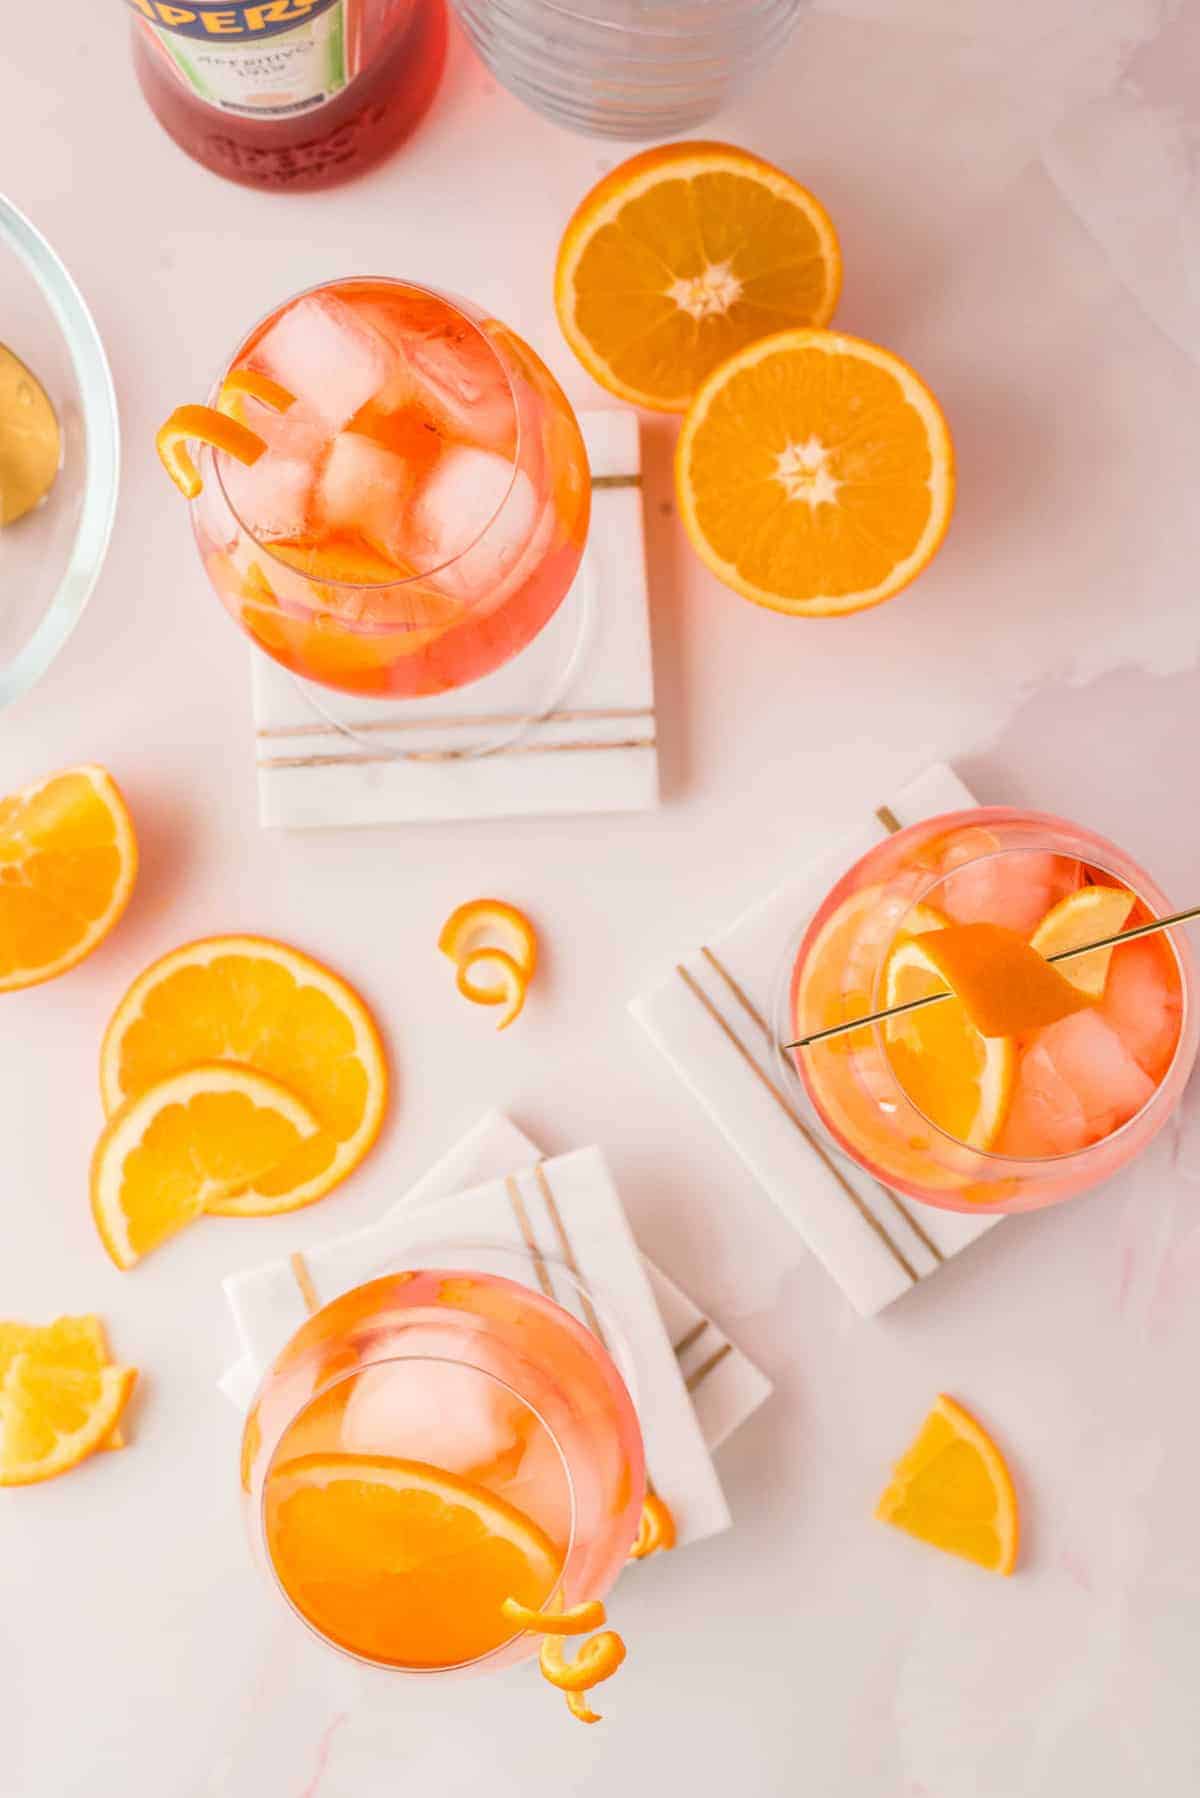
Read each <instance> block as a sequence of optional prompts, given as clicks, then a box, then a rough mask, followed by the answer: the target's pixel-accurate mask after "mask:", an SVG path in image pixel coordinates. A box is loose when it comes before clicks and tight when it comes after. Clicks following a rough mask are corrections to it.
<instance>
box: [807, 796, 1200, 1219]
mask: <svg viewBox="0 0 1200 1798" xmlns="http://www.w3.org/2000/svg"><path fill="white" fill-rule="evenodd" d="M997 813H1000V814H1004V817H1003V818H1002V819H1001V820H999V821H1010V822H1012V823H1016V824H1020V825H1021V826H1022V827H1023V828H1026V829H1028V830H1030V831H1031V832H1037V831H1038V830H1041V831H1044V832H1045V833H1047V835H1053V834H1055V833H1057V834H1060V835H1061V834H1064V833H1065V834H1068V835H1071V836H1074V837H1077V838H1079V837H1093V838H1094V839H1095V842H1096V844H1097V845H1098V846H1099V848H1100V849H1102V850H1103V851H1106V852H1108V853H1109V854H1113V855H1115V856H1116V857H1117V858H1118V859H1124V860H1127V861H1129V862H1130V863H1131V865H1132V866H1134V867H1135V868H1136V870H1137V873H1138V875H1139V877H1140V881H1138V882H1135V881H1133V880H1128V879H1126V878H1125V877H1124V876H1123V875H1121V874H1119V873H1118V872H1117V871H1116V870H1115V869H1114V868H1112V867H1110V866H1107V865H1106V863H1105V862H1104V861H1103V860H1102V859H1101V858H1100V855H1099V854H1097V855H1092V854H1091V853H1088V854H1087V855H1086V856H1084V855H1079V856H1078V857H1077V859H1079V860H1081V861H1082V860H1086V862H1087V864H1088V866H1090V867H1093V868H1096V869H1098V870H1099V871H1100V872H1101V873H1105V874H1109V875H1111V877H1112V879H1113V881H1114V883H1115V884H1117V885H1119V886H1122V887H1125V888H1126V889H1127V890H1128V891H1130V892H1132V893H1133V894H1134V897H1135V899H1136V900H1137V901H1138V902H1139V903H1140V904H1142V905H1144V906H1145V907H1146V909H1147V910H1148V911H1150V912H1151V913H1152V914H1153V915H1155V916H1159V917H1161V916H1163V915H1165V913H1164V910H1163V909H1162V908H1163V907H1164V906H1167V905H1168V902H1167V901H1166V898H1165V895H1163V894H1162V893H1161V890H1160V889H1159V888H1158V887H1157V885H1156V883H1155V882H1154V881H1152V880H1151V879H1150V877H1149V875H1148V874H1147V873H1146V871H1145V870H1144V869H1143V868H1142V867H1141V865H1140V864H1139V863H1135V862H1133V858H1132V857H1128V856H1126V855H1125V853H1124V851H1123V850H1121V849H1120V848H1119V846H1118V845H1117V844H1115V843H1112V842H1111V841H1110V840H1109V839H1108V838H1106V837H1102V836H1100V835H1099V833H1098V832H1093V831H1088V830H1086V829H1085V828H1084V827H1083V826H1081V825H1076V824H1072V823H1071V822H1069V821H1068V820H1066V819H1058V818H1055V817H1054V816H1053V815H1052V814H1050V813H1047V812H1022V811H1021V810H1020V808H1018V807H1010V806H980V807H978V808H975V810H966V811H962V812H958V813H947V814H944V816H945V817H947V818H950V817H953V818H956V819H962V820H963V821H964V824H963V827H964V828H970V827H971V824H968V823H967V822H966V821H967V820H971V821H972V823H973V824H974V825H975V826H976V827H979V828H986V827H987V820H988V819H989V818H991V819H992V821H997V819H996V814H997ZM938 821H939V820H935V819H922V820H920V821H919V824H918V825H915V826H913V827H912V828H919V827H923V826H925V825H928V824H931V823H934V822H938ZM879 846H880V845H875V847H879ZM870 853H871V850H868V851H866V852H865V854H864V855H863V856H860V857H858V858H857V860H856V861H855V862H854V863H852V864H851V867H850V868H847V869H846V870H845V873H844V874H843V875H842V876H839V879H838V881H835V882H834V883H833V886H831V888H830V892H832V891H833V890H834V887H836V886H838V885H840V882H841V880H842V879H844V878H845V876H846V875H847V874H849V873H851V872H852V871H853V869H854V868H855V867H857V866H858V865H859V863H860V862H862V861H863V860H865V859H866V855H869V854H870ZM1033 853H1041V854H1046V853H1051V854H1065V853H1066V852H1065V851H1062V850H1059V849H1055V848H1054V847H1053V845H1051V844H1048V843H1040V844H1039V843H1036V842H1028V843H1022V844H1013V845H1010V846H1007V847H1001V848H1000V849H993V850H989V851H988V852H987V853H986V854H981V855H978V856H972V857H971V859H970V861H967V862H963V863H961V864H960V867H974V866H976V865H978V864H979V863H981V862H984V861H992V860H996V859H998V858H999V857H1001V856H1008V855H1020V854H1033ZM957 871H958V870H957V869H954V870H951V872H957ZM946 878H947V875H946V874H945V873H942V874H933V875H931V876H930V878H929V880H928V881H927V882H926V883H925V884H924V885H923V886H922V887H921V888H919V889H918V890H917V892H916V893H915V894H913V895H912V896H910V897H909V899H908V903H907V905H906V907H905V910H904V913H903V914H902V916H903V917H908V916H909V915H910V914H911V912H912V910H913V908H914V907H915V906H917V905H920V904H922V903H924V902H925V900H926V899H927V898H928V895H929V894H930V893H931V892H932V891H933V889H934V888H935V887H937V886H940V885H941V884H942V883H943V882H944V881H945V879H946ZM1141 882H1145V883H1146V884H1148V885H1149V886H1150V887H1151V888H1153V889H1154V891H1155V893H1156V894H1157V895H1158V897H1157V898H1156V899H1155V900H1154V901H1151V900H1150V899H1148V898H1147V897H1146V895H1145V892H1144V891H1143V890H1142V885H1141ZM827 898H828V895H826V899H827ZM826 899H822V901H821V905H820V906H819V907H818V908H817V911H814V912H813V914H812V917H811V918H810V919H809V920H808V921H807V922H806V923H805V924H804V925H803V926H802V927H801V928H800V929H799V930H798V931H797V932H796V933H795V934H794V935H793V937H792V939H791V942H790V943H789V946H788V951H787V955H786V959H785V961H784V962H783V964H782V967H781V970H780V977H779V983H778V987H777V995H776V1004H775V1016H774V1020H773V1021H774V1025H775V1047H776V1051H777V1055H778V1058H779V1060H780V1061H781V1062H782V1063H783V1064H784V1065H785V1067H786V1069H787V1071H788V1075H789V1078H790V1080H791V1081H792V1082H794V1083H795V1084H796V1085H797V1086H798V1087H799V1088H800V1090H801V1091H802V1092H803V1093H804V1095H805V1097H806V1098H807V1100H808V1102H809V1104H810V1105H811V1106H812V1109H813V1111H814V1113H815V1115H816V1117H817V1119H818V1121H819V1123H820V1126H821V1128H822V1130H823V1131H824V1133H825V1135H826V1137H827V1138H828V1139H829V1141H830V1142H831V1143H832V1144H833V1146H834V1147H835V1149H836V1150H837V1151H838V1152H839V1153H840V1154H844V1155H846V1156H847V1157H848V1158H849V1159H850V1160H851V1161H853V1162H854V1163H855V1164H856V1165H857V1166H864V1165H865V1164H864V1163H863V1162H862V1160H861V1159H860V1157H859V1156H858V1155H856V1154H855V1152H854V1150H853V1149H852V1148H851V1147H850V1145H849V1143H848V1142H847V1141H844V1140H843V1138H842V1136H841V1135H840V1133H839V1132H838V1131H837V1130H836V1129H835V1128H834V1126H833V1125H832V1124H830V1123H829V1121H828V1120H827V1119H826V1117H825V1114H824V1112H823V1110H822V1109H821V1106H820V1104H819V1103H818V1101H817V1098H816V1095H815V1092H814V1091H813V1089H812V1086H811V1084H810V1082H809V1081H808V1079H806V1077H805V1075H804V1074H803V1073H802V1071H801V1067H800V1066H799V1065H797V1063H798V1057H799V1055H800V1054H801V1053H802V1051H800V1050H789V1049H785V1048H784V1047H783V1041H784V1033H783V1032H782V1031H781V1030H780V1028H779V1026H780V1022H781V1021H782V1020H786V1022H787V1032H786V1033H787V1035H788V1036H790V1035H791V1034H792V1026H793V1024H794V1015H793V1007H792V1000H791V993H792V986H793V983H794V978H795V971H796V967H797V964H798V962H799V958H800V953H801V950H802V949H803V947H804V944H805V942H806V941H807V939H808V937H809V934H810V931H811V930H812V927H813V924H814V922H815V920H816V917H817V913H818V912H819V911H821V910H822V909H823V908H824V905H825V903H826ZM901 933H902V932H901V928H900V926H899V925H898V926H897V927H896V929H895V930H894V931H893V933H892V935H891V936H890V938H889V939H888V941H887V944H886V946H885V947H884V949H883V950H882V952H881V956H880V962H879V967H878V970H877V972H876V975H875V985H874V988H873V991H872V1003H871V1009H872V1010H877V1009H879V999H880V982H881V981H882V978H883V973H884V969H885V967H886V964H887V957H888V955H889V954H890V952H891V950H892V948H893V947H894V946H895V943H896V941H897V939H898V937H899V936H900V934H901ZM1163 935H1164V936H1165V937H1166V940H1167V943H1168V946H1169V948H1170V950H1171V954H1172V956H1173V957H1174V960H1175V965H1176V967H1177V969H1178V971H1179V986H1180V999H1181V1005H1180V1016H1179V1030H1178V1034H1177V1036H1176V1040H1175V1046H1174V1049H1173V1050H1172V1053H1171V1059H1170V1061H1169V1063H1168V1064H1167V1067H1166V1068H1165V1069H1164V1071H1163V1073H1162V1075H1161V1076H1160V1078H1159V1079H1158V1080H1156V1081H1155V1083H1154V1091H1153V1092H1152V1093H1151V1094H1150V1096H1149V1097H1148V1098H1147V1100H1146V1101H1145V1103H1144V1104H1143V1105H1141V1106H1139V1107H1138V1109H1137V1111H1135V1112H1134V1113H1133V1115H1132V1116H1131V1117H1129V1118H1127V1119H1126V1120H1125V1122H1124V1123H1123V1124H1120V1125H1119V1126H1118V1127H1117V1129H1115V1130H1111V1131H1109V1132H1108V1134H1107V1135H1106V1136H1102V1137H1100V1138H1099V1139H1098V1140H1097V1141H1096V1142H1092V1143H1086V1144H1085V1145H1084V1146H1083V1147H1082V1148H1079V1149H1070V1150H1067V1151H1065V1152H1064V1153H1063V1154H1060V1155H1042V1156H1013V1155H1002V1154H999V1153H998V1152H997V1151H996V1150H994V1149H982V1148H977V1147H974V1146H973V1145H972V1144H970V1143H965V1142H964V1141H963V1140H962V1138H961V1137H958V1136H955V1135H954V1134H953V1133H952V1132H951V1131H948V1130H946V1129H945V1128H944V1127H943V1126H942V1125H940V1124H938V1123H937V1122H936V1121H935V1120H934V1119H932V1118H930V1117H929V1116H928V1115H927V1114H926V1113H925V1112H924V1111H923V1110H922V1109H921V1107H920V1106H919V1105H918V1104H917V1102H916V1100H915V1099H914V1098H913V1097H912V1096H911V1094H910V1093H909V1092H908V1089H907V1088H906V1087H905V1085H904V1083H903V1082H902V1081H901V1079H900V1077H899V1075H898V1074H897V1073H896V1070H895V1067H894V1065H893V1063H892V1059H891V1056H890V1054H889V1053H888V1049H887V1045H886V1042H885V1040H884V1035H883V1027H882V1026H881V1025H879V1024H873V1025H871V1026H870V1027H869V1028H870V1030H871V1035H872V1038H873V1039H874V1042H875V1046H876V1049H877V1050H878V1052H879V1054H880V1056H881V1057H882V1060H883V1063H884V1066H885V1067H886V1068H887V1070H888V1073H889V1076H890V1077H891V1079H892V1080H893V1081H894V1082H895V1084H896V1087H897V1088H898V1090H899V1091H900V1092H901V1093H902V1094H903V1096H904V1100H905V1102H906V1104H908V1105H910V1106H911V1107H912V1110H913V1111H914V1112H915V1114H916V1115H917V1117H919V1118H920V1119H921V1121H922V1122H923V1123H924V1124H925V1125H926V1126H927V1127H928V1128H929V1130H930V1131H931V1132H932V1133H933V1134H934V1135H935V1136H936V1137H937V1138H938V1139H940V1140H941V1141H942V1142H945V1143H947V1144H949V1145H950V1147H951V1148H952V1149H953V1150H955V1151H956V1152H957V1153H960V1154H963V1155H970V1156H972V1157H975V1158H976V1159H977V1160H978V1161H979V1162H980V1163H982V1164H983V1165H984V1166H985V1167H986V1168H988V1169H994V1170H995V1173H996V1177H997V1178H998V1179H1002V1178H1004V1177H1005V1176H1008V1177H1016V1176H1017V1175H1019V1174H1020V1173H1021V1172H1022V1171H1025V1172H1027V1173H1029V1174H1030V1175H1031V1176H1036V1175H1037V1174H1038V1173H1039V1172H1042V1173H1050V1172H1059V1171H1062V1170H1064V1169H1067V1168H1075V1167H1078V1166H1080V1165H1081V1164H1082V1163H1085V1162H1086V1161H1087V1160H1088V1158H1089V1157H1093V1158H1100V1156H1101V1154H1102V1152H1104V1151H1107V1150H1108V1149H1109V1148H1110V1146H1111V1145H1112V1144H1114V1143H1120V1142H1121V1140H1122V1138H1126V1137H1127V1136H1128V1135H1129V1134H1132V1132H1133V1130H1134V1128H1135V1126H1138V1125H1139V1124H1142V1123H1143V1122H1144V1120H1145V1119H1146V1117H1147V1116H1148V1115H1149V1113H1150V1112H1151V1111H1152V1110H1153V1109H1154V1108H1155V1106H1156V1105H1157V1104H1158V1103H1159V1101H1160V1098H1161V1095H1162V1094H1163V1092H1164V1091H1165V1090H1167V1088H1168V1087H1169V1086H1170V1085H1171V1083H1172V1081H1173V1079H1174V1077H1175V1075H1176V1073H1177V1071H1178V1068H1179V1065H1180V1063H1181V1061H1182V1059H1183V1056H1184V1054H1185V1052H1186V1046H1187V1042H1188V1038H1189V1034H1190V1030H1189V1027H1190V1024H1191V1021H1192V1010H1193V1000H1192V995H1191V991H1190V988H1191V985H1192V981H1193V979H1194V970H1193V969H1192V968H1191V965H1190V959H1189V957H1187V956H1186V955H1184V954H1182V953H1181V952H1180V948H1179V946H1178V945H1177V944H1176V943H1175V942H1174V940H1173V933H1172V932H1169V931H1167V932H1163ZM866 1171H867V1172H868V1173H871V1174H872V1175H873V1177H875V1178H878V1179H879V1180H880V1181H881V1182H882V1183H883V1184H884V1185H885V1186H886V1185H888V1181H887V1178H886V1175H885V1174H883V1173H880V1174H878V1175H875V1174H874V1170H873V1169H872V1168H870V1167H867V1168H866ZM930 1202H931V1203H933V1202H935V1201H930ZM988 1209H989V1207H987V1206H986V1205H977V1206H972V1211H979V1212H980V1213H986V1212H987V1211H988Z"/></svg>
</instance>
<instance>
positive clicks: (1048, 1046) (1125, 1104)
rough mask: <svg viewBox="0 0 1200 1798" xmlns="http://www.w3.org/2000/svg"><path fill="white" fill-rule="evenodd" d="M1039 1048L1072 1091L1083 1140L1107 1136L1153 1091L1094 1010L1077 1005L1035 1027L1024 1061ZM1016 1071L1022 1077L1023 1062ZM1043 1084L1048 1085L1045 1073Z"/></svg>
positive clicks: (1054, 1071) (1059, 1150)
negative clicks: (1045, 1025) (1055, 1020)
mask: <svg viewBox="0 0 1200 1798" xmlns="http://www.w3.org/2000/svg"><path fill="white" fill-rule="evenodd" d="M1039 1052H1040V1054H1041V1055H1043V1056H1044V1057H1045V1058H1046V1062H1047V1063H1048V1065H1049V1068H1050V1069H1052V1070H1053V1073H1054V1074H1055V1075H1057V1077H1058V1079H1059V1080H1061V1081H1062V1082H1063V1084H1064V1085H1065V1086H1066V1087H1068V1088H1069V1089H1070V1091H1071V1092H1072V1093H1073V1094H1074V1096H1075V1099H1076V1100H1077V1102H1078V1104H1079V1107H1080V1110H1081V1112H1082V1115H1083V1127H1084V1130H1085V1133H1086V1134H1085V1137H1084V1141H1085V1142H1089V1143H1090V1142H1099V1141H1100V1139H1101V1137H1104V1136H1111V1134H1112V1132H1113V1131H1114V1130H1119V1129H1120V1127H1121V1125H1122V1124H1127V1123H1128V1122H1129V1119H1130V1118H1131V1117H1133V1115H1134V1113H1135V1112H1138V1111H1140V1110H1141V1109H1142V1106H1143V1105H1145V1104H1146V1102H1147V1101H1148V1100H1149V1099H1150V1098H1151V1097H1152V1096H1153V1093H1154V1082H1153V1080H1151V1079H1150V1077H1149V1075H1148V1074H1146V1073H1144V1072H1143V1070H1142V1069H1141V1068H1140V1067H1139V1066H1138V1064H1137V1062H1136V1061H1135V1060H1134V1059H1133V1056H1132V1055H1131V1054H1130V1053H1129V1051H1128V1049H1127V1048H1126V1047H1125V1044H1124V1043H1123V1042H1122V1041H1121V1038H1120V1037H1119V1036H1118V1035H1117V1032H1116V1031H1115V1030H1114V1029H1113V1027H1112V1025H1111V1024H1110V1023H1109V1022H1108V1021H1107V1019H1106V1018H1104V1017H1103V1016H1102V1015H1101V1014H1100V1012H1099V1011H1092V1010H1089V1011H1079V1012H1076V1013H1075V1014H1074V1016H1072V1017H1069V1018H1062V1019H1060V1021H1059V1022H1058V1023H1057V1024H1051V1025H1050V1027H1049V1028H1048V1029H1046V1030H1043V1031H1042V1032H1041V1034H1040V1036H1039V1037H1038V1040H1037V1043H1036V1044H1035V1045H1034V1048H1033V1049H1031V1050H1030V1052H1029V1055H1028V1056H1027V1057H1026V1061H1027V1062H1028V1061H1030V1060H1032V1058H1033V1056H1034V1055H1036V1054H1038V1053H1039ZM1041 1065H1043V1066H1045V1065H1046V1064H1045V1063H1043V1064H1041ZM1021 1072H1022V1078H1024V1076H1025V1068H1024V1067H1023V1068H1022V1070H1021ZM1046 1084H1047V1088H1048V1087H1049V1079H1048V1077H1047V1083H1046ZM1010 1122H1011V1117H1010ZM1075 1146H1079V1145H1075ZM1047 1152H1049V1153H1059V1154H1061V1153H1063V1151H1062V1150H1061V1149H1057V1150H1051V1151H1047V1150H1045V1149H1043V1150H1042V1151H1041V1153H1042V1154H1046V1153H1047Z"/></svg>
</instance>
